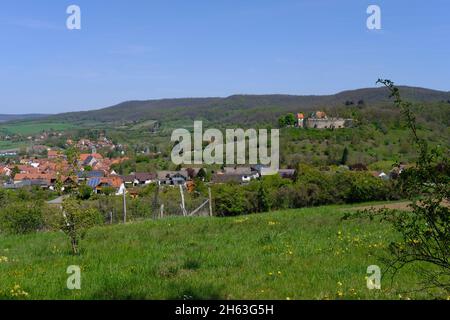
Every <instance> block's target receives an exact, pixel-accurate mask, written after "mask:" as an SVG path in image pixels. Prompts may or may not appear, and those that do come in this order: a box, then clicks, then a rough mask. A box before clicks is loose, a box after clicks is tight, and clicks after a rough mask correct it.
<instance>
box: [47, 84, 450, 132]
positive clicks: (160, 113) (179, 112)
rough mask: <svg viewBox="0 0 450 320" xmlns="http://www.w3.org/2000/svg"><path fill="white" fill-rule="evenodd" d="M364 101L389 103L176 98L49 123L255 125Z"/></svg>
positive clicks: (426, 97) (411, 92)
mask: <svg viewBox="0 0 450 320" xmlns="http://www.w3.org/2000/svg"><path fill="white" fill-rule="evenodd" d="M399 88H400V90H401V93H402V96H403V97H404V98H405V99H407V100H410V101H412V102H440V101H444V102H447V101H450V92H445V91H438V90H432V89H426V88H419V87H409V86H400V87H399ZM347 101H351V102H354V103H355V104H356V103H357V102H358V101H364V103H365V104H367V105H374V104H380V103H387V102H389V101H390V100H389V94H388V91H387V89H386V88H384V87H379V88H363V89H356V90H348V91H342V92H340V93H337V94H332V95H302V96H297V95H284V94H270V95H245V94H241V95H232V96H229V97H226V98H219V97H209V98H177V99H160V100H143V101H126V102H122V103H120V104H117V105H114V106H111V107H107V108H103V109H99V110H92V111H81V112H70V113H63V114H58V115H54V116H51V117H50V119H58V120H66V121H72V122H77V121H78V122H82V121H99V122H130V121H143V120H148V119H154V120H160V121H174V120H175V119H177V118H179V119H184V120H194V119H199V120H200V119H205V120H212V121H213V120H218V119H221V120H222V121H226V122H234V123H245V122H249V121H248V120H249V119H251V118H252V117H254V116H256V115H257V116H258V121H271V120H273V117H274V116H276V115H278V114H282V113H286V112H297V111H300V110H301V111H306V112H308V111H310V110H315V109H318V108H327V107H328V108H332V107H338V106H343V105H344V104H345V102H347Z"/></svg>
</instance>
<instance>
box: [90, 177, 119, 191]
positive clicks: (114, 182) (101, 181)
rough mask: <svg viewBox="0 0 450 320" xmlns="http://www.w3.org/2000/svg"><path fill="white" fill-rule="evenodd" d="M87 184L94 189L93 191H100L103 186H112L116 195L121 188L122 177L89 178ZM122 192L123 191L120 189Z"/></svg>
mask: <svg viewBox="0 0 450 320" xmlns="http://www.w3.org/2000/svg"><path fill="white" fill-rule="evenodd" d="M87 185H88V186H89V187H91V188H92V189H93V190H94V193H101V192H102V191H103V189H104V188H113V189H114V191H115V193H116V195H118V194H119V193H120V191H121V190H124V189H123V179H122V178H121V177H119V176H112V177H102V178H91V179H89V180H88V182H87ZM122 192H123V191H122Z"/></svg>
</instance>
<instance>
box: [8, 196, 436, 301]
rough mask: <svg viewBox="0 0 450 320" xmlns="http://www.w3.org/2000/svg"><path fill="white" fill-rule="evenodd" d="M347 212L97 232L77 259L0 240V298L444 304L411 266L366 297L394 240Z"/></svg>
mask: <svg viewBox="0 0 450 320" xmlns="http://www.w3.org/2000/svg"><path fill="white" fill-rule="evenodd" d="M367 205H368V204H363V205H362V206H367ZM352 208H354V206H349V205H347V206H324V207H318V208H306V209H297V210H287V211H279V212H273V213H264V214H258V215H246V216H238V217H228V218H182V217H180V218H178V217H176V218H166V219H163V220H157V221H144V222H135V223H129V224H127V225H114V226H107V227H101V228H96V229H93V230H91V231H89V232H88V234H87V237H86V239H85V240H83V241H82V243H81V247H82V253H81V254H80V255H79V256H76V257H74V256H71V255H70V248H69V241H68V239H67V238H65V236H64V235H63V234H62V233H41V234H30V235H24V236H8V237H1V236H0V257H2V258H0V298H1V299H12V298H19V299H282V300H285V299H410V298H411V299H433V298H445V297H444V296H443V294H442V293H441V292H430V291H421V290H418V289H419V288H420V286H418V282H419V280H420V279H419V277H418V275H417V273H416V271H415V270H414V269H412V268H405V269H403V270H401V272H400V273H398V274H397V276H396V277H395V278H393V279H391V277H390V276H389V275H384V277H383V279H382V281H381V285H382V289H381V290H368V289H367V287H366V276H367V273H366V270H367V267H368V266H369V265H379V266H380V268H381V270H382V272H383V270H384V269H385V266H384V265H383V263H382V262H381V261H380V257H381V256H383V255H384V254H385V252H386V251H385V249H386V247H387V245H388V244H389V242H390V241H391V240H392V239H395V236H396V235H395V234H394V233H393V231H392V230H390V229H389V227H388V226H387V225H384V224H380V223H378V222H370V221H368V220H360V219H356V220H342V219H341V218H342V217H343V215H344V213H345V212H346V211H348V210H350V209H352ZM70 265H78V266H80V268H81V272H82V280H81V290H75V291H70V290H68V289H67V288H66V280H67V277H68V275H67V274H66V269H67V267H68V266H70ZM14 288H15V289H14ZM11 290H15V291H14V292H19V294H18V295H16V296H14V297H13V296H12V295H11V292H12V291H11Z"/></svg>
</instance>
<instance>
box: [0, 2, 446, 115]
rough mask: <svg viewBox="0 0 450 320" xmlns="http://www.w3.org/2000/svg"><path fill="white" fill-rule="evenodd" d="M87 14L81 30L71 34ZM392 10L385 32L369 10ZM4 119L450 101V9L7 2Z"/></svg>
mask: <svg viewBox="0 0 450 320" xmlns="http://www.w3.org/2000/svg"><path fill="white" fill-rule="evenodd" d="M70 4H77V5H79V6H80V7H81V11H82V30H80V31H69V30H67V29H66V19H67V17H68V15H67V14H66V8H67V6H68V5H70ZM369 4H378V5H379V6H380V7H381V9H382V30H381V31H370V30H368V29H367V28H366V19H367V17H368V15H367V14H366V9H367V7H368V5H369ZM0 41H1V42H0V57H1V58H0V96H1V99H0V113H31V112H33V113H57V112H63V111H74V110H88V109H94V108H101V107H106V106H110V105H113V104H115V103H119V102H122V101H124V100H134V99H153V98H169V97H194V96H195V97H197V96H228V95H231V94H238V93H246V94H262V93H265V94H269V93H288V94H327V93H335V92H338V91H341V90H346V89H354V88H360V87H373V86H374V85H375V81H376V79H377V78H378V77H385V78H390V79H393V80H395V81H396V82H397V83H399V84H407V85H413V86H423V87H428V88H433V89H440V90H445V91H448V90H450V1H448V0H427V1H425V0H423V1H422V0H420V1H419V0H395V1H393V0H386V1H381V0H372V1H365V0H345V1H341V0H329V1H326V0H270V1H269V0H240V1H237V0H203V1H200V0H190V1H186V0H170V1H169V0H160V1H153V0H128V1H123V0H110V1H106V0H72V1H65V0H39V1H36V0H28V1H24V0H5V1H1V4H0Z"/></svg>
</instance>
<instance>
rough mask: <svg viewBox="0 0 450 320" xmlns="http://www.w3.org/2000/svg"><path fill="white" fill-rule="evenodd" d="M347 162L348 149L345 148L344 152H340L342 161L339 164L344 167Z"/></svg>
mask: <svg viewBox="0 0 450 320" xmlns="http://www.w3.org/2000/svg"><path fill="white" fill-rule="evenodd" d="M347 161H348V148H347V147H345V148H344V151H343V152H342V159H341V164H342V165H345V164H346V163H347Z"/></svg>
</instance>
